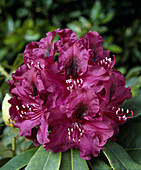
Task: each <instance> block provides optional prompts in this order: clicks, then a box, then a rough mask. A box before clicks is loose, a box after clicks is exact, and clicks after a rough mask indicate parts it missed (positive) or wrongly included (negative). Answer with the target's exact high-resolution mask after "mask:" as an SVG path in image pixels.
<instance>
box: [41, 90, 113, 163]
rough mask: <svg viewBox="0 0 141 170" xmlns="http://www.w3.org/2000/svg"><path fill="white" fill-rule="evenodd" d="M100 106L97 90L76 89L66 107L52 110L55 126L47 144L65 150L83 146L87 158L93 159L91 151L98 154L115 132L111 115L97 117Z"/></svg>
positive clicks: (83, 154) (51, 121) (54, 148)
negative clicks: (100, 118)
mask: <svg viewBox="0 0 141 170" xmlns="http://www.w3.org/2000/svg"><path fill="white" fill-rule="evenodd" d="M99 107H100V106H99V98H98V96H97V94H95V93H94V92H93V91H91V90H89V89H79V90H77V91H74V92H73V93H72V94H71V96H70V97H69V98H68V100H67V102H66V104H65V107H64V106H59V107H57V108H54V109H52V111H51V116H50V118H49V122H50V125H51V127H52V130H51V132H50V134H49V140H50V142H49V143H47V144H46V145H44V147H45V148H46V150H48V149H49V150H50V151H52V152H63V151H66V150H67V149H69V148H70V147H72V146H73V147H75V148H79V149H80V156H81V158H83V159H87V160H88V159H90V158H91V154H93V155H94V156H97V155H98V153H99V152H100V150H101V149H103V146H104V144H105V143H106V141H107V139H108V138H110V137H112V136H113V133H114V130H113V128H112V126H111V122H110V121H109V119H108V118H106V117H103V119H102V120H99V119H98V118H97V116H98V114H97V113H98V112H99V109H100V108H99ZM56 138H57V140H56Z"/></svg>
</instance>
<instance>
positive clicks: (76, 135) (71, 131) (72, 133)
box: [68, 122, 85, 143]
mask: <svg viewBox="0 0 141 170" xmlns="http://www.w3.org/2000/svg"><path fill="white" fill-rule="evenodd" d="M84 133H85V132H84V130H83V129H82V127H80V124H78V123H77V122H75V123H74V124H72V127H71V128H68V136H69V139H70V140H72V141H73V142H76V143H79V142H80V138H81V137H82V136H83V134H84Z"/></svg>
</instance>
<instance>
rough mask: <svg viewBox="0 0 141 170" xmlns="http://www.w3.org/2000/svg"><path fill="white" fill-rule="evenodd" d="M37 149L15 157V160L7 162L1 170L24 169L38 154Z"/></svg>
mask: <svg viewBox="0 0 141 170" xmlns="http://www.w3.org/2000/svg"><path fill="white" fill-rule="evenodd" d="M36 150H37V148H34V149H30V150H28V151H25V152H23V153H21V154H19V155H17V156H15V157H14V158H13V159H11V160H10V161H8V162H7V164H5V165H4V166H3V167H2V168H1V170H16V169H20V168H22V167H24V166H25V165H27V164H28V162H29V160H30V159H31V157H32V156H33V155H34V153H35V152H36Z"/></svg>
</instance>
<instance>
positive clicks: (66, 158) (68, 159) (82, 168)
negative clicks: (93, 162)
mask: <svg viewBox="0 0 141 170" xmlns="http://www.w3.org/2000/svg"><path fill="white" fill-rule="evenodd" d="M66 169H67V170H89V168H88V165H87V162H86V161H85V160H84V159H81V158H80V151H79V150H77V149H74V148H71V149H70V150H68V151H66V152H63V153H62V161H61V166H60V170H66Z"/></svg>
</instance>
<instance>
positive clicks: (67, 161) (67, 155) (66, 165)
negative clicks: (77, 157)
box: [60, 150, 72, 170]
mask: <svg viewBox="0 0 141 170" xmlns="http://www.w3.org/2000/svg"><path fill="white" fill-rule="evenodd" d="M66 169H67V170H72V167H71V152H70V150H67V151H66V152H63V153H62V160H61V166H60V170H66Z"/></svg>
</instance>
